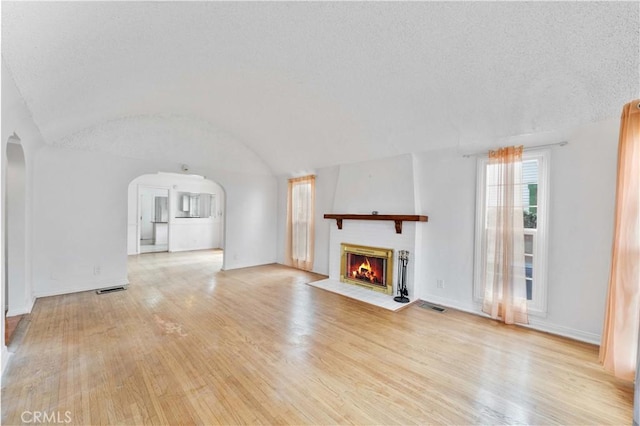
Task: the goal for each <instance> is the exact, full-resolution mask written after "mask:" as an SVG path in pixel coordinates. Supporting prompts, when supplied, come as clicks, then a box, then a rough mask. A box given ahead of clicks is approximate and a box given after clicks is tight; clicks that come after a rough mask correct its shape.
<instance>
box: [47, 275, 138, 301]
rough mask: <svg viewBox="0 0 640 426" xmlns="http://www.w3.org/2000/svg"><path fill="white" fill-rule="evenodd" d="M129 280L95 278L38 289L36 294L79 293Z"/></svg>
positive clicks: (125, 283) (117, 284)
mask: <svg viewBox="0 0 640 426" xmlns="http://www.w3.org/2000/svg"><path fill="white" fill-rule="evenodd" d="M128 284H129V280H128V279H127V278H117V279H113V278H105V279H101V280H94V281H91V282H82V283H77V284H75V285H67V286H65V287H58V288H55V289H51V290H45V291H38V292H36V293H35V294H34V296H35V297H36V298H38V297H49V296H59V295H61V294H69V293H79V292H82V291H92V290H99V289H101V288H106V287H117V286H120V285H128Z"/></svg>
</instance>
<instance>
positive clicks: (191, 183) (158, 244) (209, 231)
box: [127, 172, 225, 255]
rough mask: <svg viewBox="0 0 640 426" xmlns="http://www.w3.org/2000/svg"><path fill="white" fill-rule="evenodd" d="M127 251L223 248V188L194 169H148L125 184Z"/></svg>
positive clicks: (154, 251) (131, 253)
mask: <svg viewBox="0 0 640 426" xmlns="http://www.w3.org/2000/svg"><path fill="white" fill-rule="evenodd" d="M128 192H129V195H128V200H129V206H128V226H127V241H128V243H127V253H128V254H129V255H139V254H146V253H156V252H169V253H173V252H183V251H192V250H213V249H216V250H219V251H221V252H223V251H224V230H225V228H224V225H225V220H224V211H225V191H224V189H223V188H222V186H221V185H219V184H217V183H216V182H214V181H212V180H210V179H206V178H205V177H203V176H198V175H185V174H179V173H164V172H158V173H156V174H147V175H142V176H138V177H137V178H135V179H134V180H132V181H131V182H130V184H129V188H128Z"/></svg>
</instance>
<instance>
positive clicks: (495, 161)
mask: <svg viewBox="0 0 640 426" xmlns="http://www.w3.org/2000/svg"><path fill="white" fill-rule="evenodd" d="M486 176H487V183H486V191H487V193H486V197H485V199H486V224H485V226H486V241H485V251H484V253H485V259H484V299H483V303H482V310H483V311H484V312H485V313H487V314H489V315H490V316H491V317H492V318H495V319H501V320H502V321H504V322H505V323H506V324H514V323H521V324H526V323H528V316H527V287H526V279H525V262H524V218H523V209H522V147H521V146H520V147H508V148H501V149H499V150H497V151H491V152H490V153H489V164H488V166H487V174H486Z"/></svg>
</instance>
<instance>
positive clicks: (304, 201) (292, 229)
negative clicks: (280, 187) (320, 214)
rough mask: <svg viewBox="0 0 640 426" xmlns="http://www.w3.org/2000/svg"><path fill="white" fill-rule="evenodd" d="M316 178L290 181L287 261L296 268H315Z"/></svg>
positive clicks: (310, 177)
mask: <svg viewBox="0 0 640 426" xmlns="http://www.w3.org/2000/svg"><path fill="white" fill-rule="evenodd" d="M314 200H315V176H304V177H300V178H294V179H289V201H288V206H287V247H286V254H285V260H286V262H287V264H289V265H292V266H294V267H296V268H300V269H305V270H307V271H310V270H311V269H312V268H313V249H314V216H313V213H314Z"/></svg>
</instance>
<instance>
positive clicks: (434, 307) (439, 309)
mask: <svg viewBox="0 0 640 426" xmlns="http://www.w3.org/2000/svg"><path fill="white" fill-rule="evenodd" d="M420 307H421V308H424V309H430V310H432V311H436V312H440V313H442V312H446V311H447V310H446V309H445V308H443V307H442V306H438V305H432V304H431V303H427V302H422V303H421V304H420Z"/></svg>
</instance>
